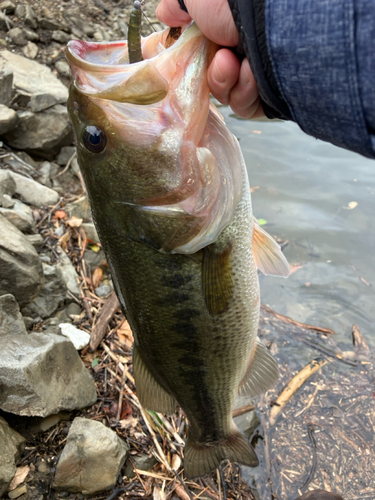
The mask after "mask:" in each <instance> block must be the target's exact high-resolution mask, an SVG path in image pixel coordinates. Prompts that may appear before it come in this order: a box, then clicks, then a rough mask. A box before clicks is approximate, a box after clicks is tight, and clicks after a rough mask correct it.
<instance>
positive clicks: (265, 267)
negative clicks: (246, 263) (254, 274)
mask: <svg viewBox="0 0 375 500" xmlns="http://www.w3.org/2000/svg"><path fill="white" fill-rule="evenodd" d="M253 253H254V259H255V265H256V266H257V268H258V269H259V270H260V271H262V273H263V274H266V275H270V276H280V277H283V278H287V277H288V276H289V274H290V267H289V264H288V261H287V260H286V258H285V255H284V254H283V252H282V251H281V248H280V246H279V245H278V244H277V243H276V241H275V240H274V239H273V238H272V236H270V235H269V234H268V233H267V232H266V231H265V230H264V229H262V228H261V227H260V225H259V223H258V221H257V220H256V219H255V217H254V235H253Z"/></svg>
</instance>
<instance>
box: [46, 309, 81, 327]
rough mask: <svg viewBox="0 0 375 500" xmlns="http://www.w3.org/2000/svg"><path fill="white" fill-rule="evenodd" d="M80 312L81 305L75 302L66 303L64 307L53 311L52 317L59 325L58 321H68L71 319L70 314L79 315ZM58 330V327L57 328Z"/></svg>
mask: <svg viewBox="0 0 375 500" xmlns="http://www.w3.org/2000/svg"><path fill="white" fill-rule="evenodd" d="M80 314H81V307H80V305H79V304H77V303H76V302H72V303H71V304H69V305H68V307H66V308H65V309H60V311H57V312H56V313H55V316H54V318H52V319H56V320H57V322H56V324H57V325H59V324H60V323H67V322H69V321H72V316H79V315H80ZM58 330H60V328H58ZM57 333H59V334H60V333H61V332H60V331H57Z"/></svg>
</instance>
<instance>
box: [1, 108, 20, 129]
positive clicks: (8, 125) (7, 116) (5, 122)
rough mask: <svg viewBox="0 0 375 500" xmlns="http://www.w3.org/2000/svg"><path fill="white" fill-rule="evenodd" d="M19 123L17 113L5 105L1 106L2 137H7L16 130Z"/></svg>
mask: <svg viewBox="0 0 375 500" xmlns="http://www.w3.org/2000/svg"><path fill="white" fill-rule="evenodd" d="M18 122H19V118H18V115H17V113H16V111H14V109H12V108H8V107H7V106H5V105H4V104H0V135H5V134H6V133H7V132H11V131H12V130H14V129H15V128H16V127H17V125H18Z"/></svg>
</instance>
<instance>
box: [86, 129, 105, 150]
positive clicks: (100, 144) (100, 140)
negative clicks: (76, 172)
mask: <svg viewBox="0 0 375 500" xmlns="http://www.w3.org/2000/svg"><path fill="white" fill-rule="evenodd" d="M82 140H83V144H84V145H85V146H86V148H87V149H88V150H89V151H91V152H92V153H100V152H101V151H103V149H104V148H105V147H106V144H107V136H106V135H105V132H103V130H102V129H101V128H99V127H96V126H95V125H88V126H87V127H86V128H85V130H84V132H83V136H82Z"/></svg>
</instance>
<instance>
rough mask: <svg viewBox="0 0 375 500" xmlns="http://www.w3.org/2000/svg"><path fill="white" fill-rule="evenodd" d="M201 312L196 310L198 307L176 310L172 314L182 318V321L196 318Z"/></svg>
mask: <svg viewBox="0 0 375 500" xmlns="http://www.w3.org/2000/svg"><path fill="white" fill-rule="evenodd" d="M200 314H201V313H200V311H198V309H190V308H186V309H182V310H181V311H176V312H175V313H174V314H173V316H174V317H175V318H177V319H180V320H184V321H189V319H191V318H196V317H197V316H199V315H200Z"/></svg>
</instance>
